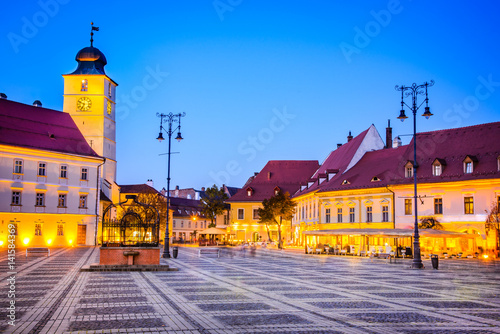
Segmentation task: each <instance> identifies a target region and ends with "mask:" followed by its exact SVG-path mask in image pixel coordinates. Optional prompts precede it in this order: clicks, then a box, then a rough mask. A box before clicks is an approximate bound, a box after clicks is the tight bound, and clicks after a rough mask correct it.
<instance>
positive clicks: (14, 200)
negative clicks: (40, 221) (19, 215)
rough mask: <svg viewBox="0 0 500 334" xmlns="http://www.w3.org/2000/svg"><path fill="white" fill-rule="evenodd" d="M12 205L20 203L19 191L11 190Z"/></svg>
mask: <svg viewBox="0 0 500 334" xmlns="http://www.w3.org/2000/svg"><path fill="white" fill-rule="evenodd" d="M11 204H12V205H21V192H20V191H13V192H12V201H11Z"/></svg>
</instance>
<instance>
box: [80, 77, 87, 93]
mask: <svg viewBox="0 0 500 334" xmlns="http://www.w3.org/2000/svg"><path fill="white" fill-rule="evenodd" d="M88 90H89V81H88V80H87V79H83V80H82V89H81V91H82V92H86V91H88Z"/></svg>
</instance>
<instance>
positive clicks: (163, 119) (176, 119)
mask: <svg viewBox="0 0 500 334" xmlns="http://www.w3.org/2000/svg"><path fill="white" fill-rule="evenodd" d="M156 116H157V117H160V134H159V135H158V138H156V139H158V141H159V142H162V141H163V140H165V138H163V132H162V131H165V132H166V134H167V135H168V153H167V154H168V160H167V223H166V225H165V246H164V248H163V255H162V257H163V258H165V259H169V258H170V238H169V231H168V221H169V217H170V213H169V205H170V155H171V154H172V153H171V151H170V148H171V145H172V133H173V132H174V131H176V130H178V132H177V137H176V138H175V139H177V141H181V140H182V139H183V138H182V136H181V117H184V116H186V113H182V114H172V113H169V114H168V115H165V114H159V113H156ZM163 123H168V129H165V128H164V127H163ZM173 123H179V125H178V126H177V127H176V128H175V129H173V130H172V124H173Z"/></svg>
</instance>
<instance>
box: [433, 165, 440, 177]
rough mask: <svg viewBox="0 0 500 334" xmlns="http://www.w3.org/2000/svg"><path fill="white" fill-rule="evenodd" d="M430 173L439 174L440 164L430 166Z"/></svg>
mask: <svg viewBox="0 0 500 334" xmlns="http://www.w3.org/2000/svg"><path fill="white" fill-rule="evenodd" d="M432 175H434V176H439V175H441V165H433V166H432Z"/></svg>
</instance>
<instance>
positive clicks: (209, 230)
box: [198, 227, 227, 234]
mask: <svg viewBox="0 0 500 334" xmlns="http://www.w3.org/2000/svg"><path fill="white" fill-rule="evenodd" d="M198 234H227V232H226V229H225V228H216V227H210V228H207V229H205V230H203V231H200V232H198Z"/></svg>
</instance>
